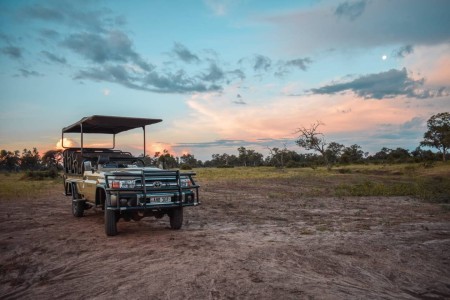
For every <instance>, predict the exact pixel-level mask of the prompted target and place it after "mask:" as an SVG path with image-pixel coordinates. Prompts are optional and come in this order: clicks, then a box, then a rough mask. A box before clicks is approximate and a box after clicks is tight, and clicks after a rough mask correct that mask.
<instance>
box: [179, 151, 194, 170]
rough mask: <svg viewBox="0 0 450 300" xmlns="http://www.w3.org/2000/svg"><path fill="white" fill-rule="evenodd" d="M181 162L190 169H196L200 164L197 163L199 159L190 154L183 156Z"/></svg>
mask: <svg viewBox="0 0 450 300" xmlns="http://www.w3.org/2000/svg"><path fill="white" fill-rule="evenodd" d="M180 162H181V164H183V165H187V166H189V167H196V166H197V164H198V161H197V159H196V158H195V157H194V155H192V154H189V153H187V154H183V155H182V156H181V157H180Z"/></svg>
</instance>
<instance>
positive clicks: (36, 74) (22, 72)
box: [16, 69, 44, 78]
mask: <svg viewBox="0 0 450 300" xmlns="http://www.w3.org/2000/svg"><path fill="white" fill-rule="evenodd" d="M19 72H20V74H18V75H16V76H17V77H18V76H22V77H25V78H28V77H30V76H34V77H41V76H44V75H43V74H41V73H39V72H36V71H32V70H26V69H19Z"/></svg>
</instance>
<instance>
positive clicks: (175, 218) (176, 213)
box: [169, 207, 183, 230]
mask: <svg viewBox="0 0 450 300" xmlns="http://www.w3.org/2000/svg"><path fill="white" fill-rule="evenodd" d="M169 218H170V228H172V229H173V230H178V229H180V228H181V226H182V225H183V207H178V208H173V209H172V210H171V211H170V213H169Z"/></svg>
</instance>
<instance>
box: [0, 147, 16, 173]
mask: <svg viewBox="0 0 450 300" xmlns="http://www.w3.org/2000/svg"><path fill="white" fill-rule="evenodd" d="M19 161H20V157H19V150H16V151H14V152H11V151H7V150H1V151H0V170H7V171H18V170H19Z"/></svg>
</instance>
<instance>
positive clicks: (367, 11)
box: [263, 0, 450, 54]
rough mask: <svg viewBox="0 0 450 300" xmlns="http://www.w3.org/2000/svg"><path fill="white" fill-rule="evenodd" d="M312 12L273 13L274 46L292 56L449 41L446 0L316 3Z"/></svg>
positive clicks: (449, 29) (271, 21)
mask: <svg viewBox="0 0 450 300" xmlns="http://www.w3.org/2000/svg"><path fill="white" fill-rule="evenodd" d="M319 3H320V4H319V5H316V6H313V7H312V8H310V9H307V10H305V9H303V8H302V9H301V10H300V9H299V10H297V11H292V10H291V11H290V12H289V13H276V14H272V15H271V16H266V17H265V18H264V19H263V20H264V21H266V22H269V23H271V24H273V25H275V26H276V29H277V30H275V35H274V36H272V40H273V42H278V43H280V45H281V46H282V47H284V48H288V49H290V50H291V51H293V52H294V53H296V54H304V53H308V54H309V53H311V52H312V51H317V50H319V51H325V50H327V49H330V48H333V49H338V50H340V49H345V50H348V49H350V50H355V49H367V48H370V47H379V46H393V45H394V46H398V45H414V46H416V45H435V44H442V43H448V42H449V41H450V18H449V17H448V14H447V13H446V12H448V11H449V10H450V2H449V1H447V0H430V1H423V0H396V1H390V0H377V1H367V2H366V1H357V2H349V1H347V2H344V3H340V4H337V5H336V2H335V1H331V2H319Z"/></svg>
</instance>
